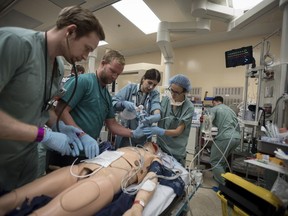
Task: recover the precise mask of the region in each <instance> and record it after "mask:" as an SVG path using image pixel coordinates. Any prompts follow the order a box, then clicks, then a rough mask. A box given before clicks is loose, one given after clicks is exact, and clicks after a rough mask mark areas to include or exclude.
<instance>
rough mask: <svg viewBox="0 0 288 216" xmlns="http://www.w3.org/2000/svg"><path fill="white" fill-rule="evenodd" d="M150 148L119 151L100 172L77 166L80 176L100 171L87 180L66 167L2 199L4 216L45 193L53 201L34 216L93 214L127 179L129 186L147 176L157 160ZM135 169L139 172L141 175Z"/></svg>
mask: <svg viewBox="0 0 288 216" xmlns="http://www.w3.org/2000/svg"><path fill="white" fill-rule="evenodd" d="M147 146H148V147H147ZM147 146H146V149H142V148H132V147H126V148H120V149H118V150H117V151H121V152H124V155H123V156H121V157H120V158H118V159H117V160H116V161H114V162H112V163H111V164H110V166H109V167H105V168H101V169H99V168H100V166H99V165H97V164H92V163H80V164H78V165H75V166H73V168H72V172H73V173H74V174H77V175H80V176H82V175H87V174H89V173H91V172H93V171H95V170H97V169H99V170H98V171H97V172H96V173H95V174H93V175H91V176H90V177H87V178H77V177H74V176H72V175H71V174H70V167H64V168H61V169H59V170H56V171H54V172H52V173H50V174H48V175H46V176H44V177H42V178H39V179H37V180H35V181H33V182H31V183H29V184H27V185H24V186H23V187H20V188H18V189H16V190H15V191H12V192H10V193H8V194H6V195H4V196H2V197H0V215H4V214H5V213H7V212H9V211H11V210H12V209H14V208H16V207H18V206H20V205H21V204H22V202H23V201H24V200H25V199H26V198H28V199H29V200H31V199H32V198H33V197H36V196H40V195H43V194H44V195H47V196H50V197H52V198H53V199H52V200H51V201H50V202H49V203H48V204H47V205H46V206H44V207H42V208H40V209H38V210H36V211H35V212H33V214H32V215H49V216H50V215H61V216H62V215H63V216H64V215H69V216H71V215H77V216H78V215H92V214H94V213H96V212H98V211H99V210H100V209H102V208H103V207H104V206H106V205H107V204H109V203H110V202H111V201H112V199H113V196H114V195H115V194H116V193H117V192H118V191H119V190H120V189H121V181H122V179H123V177H125V176H126V175H131V179H130V180H129V183H128V185H129V184H132V183H138V182H141V181H142V179H143V178H144V177H145V176H146V174H147V171H148V167H149V165H150V164H151V163H152V161H153V160H155V159H157V157H156V156H155V154H154V152H153V151H154V150H153V147H151V146H149V145H147ZM140 164H142V165H141V166H140ZM135 170H138V172H137V174H135Z"/></svg>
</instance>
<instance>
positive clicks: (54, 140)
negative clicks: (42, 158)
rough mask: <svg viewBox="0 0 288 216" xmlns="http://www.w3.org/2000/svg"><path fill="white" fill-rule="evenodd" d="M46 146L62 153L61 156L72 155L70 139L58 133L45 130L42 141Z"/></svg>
mask: <svg viewBox="0 0 288 216" xmlns="http://www.w3.org/2000/svg"><path fill="white" fill-rule="evenodd" d="M41 143H43V144H44V145H45V146H47V147H48V148H50V149H53V150H55V151H58V152H60V153H61V155H62V156H63V155H70V151H71V148H70V146H69V138H68V137H67V136H66V135H65V134H63V133H58V132H53V131H51V130H47V129H45V133H44V137H43V139H42V141H41Z"/></svg>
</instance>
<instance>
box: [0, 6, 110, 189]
mask: <svg viewBox="0 0 288 216" xmlns="http://www.w3.org/2000/svg"><path fill="white" fill-rule="evenodd" d="M104 38H105V34H104V31H103V28H102V26H101V24H100V23H99V21H98V20H97V19H96V17H95V16H94V15H93V13H92V12H90V11H89V10H87V9H83V8H81V7H79V6H73V7H67V8H64V9H63V10H62V11H61V12H60V14H59V17H58V20H57V22H56V26H55V27H53V28H52V29H50V30H48V31H47V32H38V31H33V30H28V29H23V28H15V27H5V28H0V194H1V193H5V192H7V191H10V190H13V189H15V188H17V187H20V186H22V185H24V184H26V183H28V182H30V181H32V180H34V179H35V178H36V175H37V167H38V154H37V145H38V142H42V143H43V144H44V145H46V146H47V147H49V148H51V149H54V150H56V151H59V152H60V153H61V154H63V155H64V154H66V155H67V154H75V153H77V150H78V148H81V145H79V141H80V140H79V138H78V137H77V135H76V133H75V132H77V130H78V129H77V130H76V129H75V128H73V127H70V126H65V125H62V127H61V129H63V133H59V132H53V131H50V130H46V129H44V128H43V126H44V125H45V124H47V125H48V126H51V127H52V126H53V125H55V123H56V115H55V113H54V115H53V112H52V111H49V107H50V105H52V99H53V97H54V96H56V95H57V94H58V92H59V90H60V85H59V84H60V83H61V80H62V78H63V74H64V65H63V62H62V61H61V58H60V56H63V57H64V58H65V59H66V60H67V61H68V62H69V63H71V64H74V62H75V61H80V60H82V59H84V58H86V57H87V56H88V53H89V52H91V51H93V50H94V49H95V48H96V47H97V46H98V43H99V41H100V40H103V39H104ZM48 111H49V112H48ZM54 128H55V127H54ZM64 133H65V134H64ZM80 144H81V142H80ZM71 145H72V147H71Z"/></svg>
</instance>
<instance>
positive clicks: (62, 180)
mask: <svg viewBox="0 0 288 216" xmlns="http://www.w3.org/2000/svg"><path fill="white" fill-rule="evenodd" d="M69 169H70V167H64V168H61V169H59V170H56V171H54V172H52V173H50V174H48V175H46V176H43V177H41V178H39V179H36V180H35V181H33V182H31V183H28V184H26V185H24V186H22V187H20V188H18V189H16V190H14V191H11V192H10V193H8V194H5V195H3V196H1V197H0V215H4V214H5V213H8V212H10V211H11V210H13V209H14V208H16V207H18V206H21V204H22V203H23V202H24V201H25V199H26V198H28V199H29V200H30V201H31V199H32V198H33V197H35V196H41V195H47V196H50V197H55V196H56V195H57V194H59V193H60V192H62V191H63V190H65V189H66V188H68V187H70V186H71V185H73V184H75V182H77V178H75V177H73V176H72V175H71V174H70V170H69ZM73 172H74V173H79V167H78V166H74V167H73Z"/></svg>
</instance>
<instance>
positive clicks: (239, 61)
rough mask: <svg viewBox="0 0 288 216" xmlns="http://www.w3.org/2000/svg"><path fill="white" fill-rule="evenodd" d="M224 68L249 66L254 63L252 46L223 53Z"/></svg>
mask: <svg viewBox="0 0 288 216" xmlns="http://www.w3.org/2000/svg"><path fill="white" fill-rule="evenodd" d="M225 60H226V68H229V67H236V66H239V65H246V64H251V63H253V61H254V58H253V48H252V46H247V47H242V48H239V49H232V50H229V51H226V52H225Z"/></svg>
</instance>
